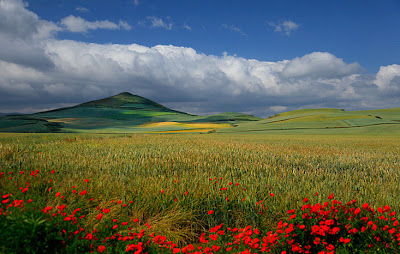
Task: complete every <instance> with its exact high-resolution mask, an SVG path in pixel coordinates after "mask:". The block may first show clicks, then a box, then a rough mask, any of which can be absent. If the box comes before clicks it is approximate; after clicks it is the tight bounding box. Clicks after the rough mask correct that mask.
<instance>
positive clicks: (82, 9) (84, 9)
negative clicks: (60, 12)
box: [75, 6, 89, 12]
mask: <svg viewBox="0 0 400 254" xmlns="http://www.w3.org/2000/svg"><path fill="white" fill-rule="evenodd" d="M75 10H77V11H80V12H89V9H87V8H85V7H82V6H78V7H76V8H75Z"/></svg>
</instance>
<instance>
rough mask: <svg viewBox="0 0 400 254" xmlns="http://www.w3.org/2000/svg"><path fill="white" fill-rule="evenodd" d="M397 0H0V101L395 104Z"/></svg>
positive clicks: (255, 109) (22, 108) (15, 107)
mask: <svg viewBox="0 0 400 254" xmlns="http://www.w3.org/2000/svg"><path fill="white" fill-rule="evenodd" d="M399 64H400V1H398V0H387V1H378V0H376V1H369V0H365V1H352V0H345V1H342V0H337V1H331V0H329V1H328V0H309V1H294V0H293V1H289V0H287V1H286V0H282V1H276V0H253V1H246V0H213V1H207V0H203V1H196V0H192V1H188V0H175V1H167V0H113V1H111V0H57V1H54V0H27V1H22V0H0V112H2V113H15V112H19V113H33V112H38V111H44V110H50V109H54V108H60V107H67V106H73V105H76V104H79V103H83V102H86V101H90V100H94V99H100V98H104V97H108V96H112V95H115V94H118V93H120V92H131V93H133V94H137V95H140V96H143V97H146V98H148V99H151V100H154V101H156V102H158V103H161V104H163V105H165V106H167V107H170V108H172V109H176V110H180V111H185V112H188V113H192V114H200V115H204V114H214V113H220V112H227V111H235V112H242V113H248V114H253V115H256V116H259V117H268V116H270V115H273V114H276V113H280V112H284V111H289V110H295V109H302V108H342V109H345V110H365V109H378V108H389V107H400V65H399Z"/></svg>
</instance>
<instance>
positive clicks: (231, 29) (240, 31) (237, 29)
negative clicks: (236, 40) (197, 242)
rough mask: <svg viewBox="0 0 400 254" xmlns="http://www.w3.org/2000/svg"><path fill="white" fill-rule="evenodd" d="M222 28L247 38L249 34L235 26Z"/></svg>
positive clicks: (224, 25)
mask: <svg viewBox="0 0 400 254" xmlns="http://www.w3.org/2000/svg"><path fill="white" fill-rule="evenodd" d="M222 27H223V28H225V29H228V30H230V31H233V32H235V33H238V34H240V35H243V36H247V34H246V33H245V32H243V31H242V30H241V29H240V28H239V27H236V26H234V25H227V24H222Z"/></svg>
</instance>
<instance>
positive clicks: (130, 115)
mask: <svg viewBox="0 0 400 254" xmlns="http://www.w3.org/2000/svg"><path fill="white" fill-rule="evenodd" d="M0 132H72V133H181V132H184V133H185V132H197V133H215V132H217V133H270V134H276V133H277V134H281V133H289V134H308V133H309V134H316V133H321V134H330V133H332V134H346V133H351V134H357V133H359V134H363V133H370V134H373V133H376V134H400V108H390V109H379V110H367V111H345V110H343V109H335V108H320V109H300V110H293V111H289V112H284V113H280V114H276V115H274V116H271V117H269V118H267V119H262V118H258V117H254V116H252V115H247V114H242V113H235V112H226V113H221V114H216V115H206V116H196V115H190V114H187V113H184V112H180V111H176V110H173V109H169V108H167V107H165V106H163V105H161V104H158V103H156V102H154V101H151V100H149V99H146V98H143V97H141V96H138V95H133V94H130V93H127V92H125V93H120V94H117V95H114V96H111V97H107V98H104V99H100V100H94V101H89V102H86V103H82V104H79V105H76V106H73V107H68V108H60V109H55V110H50V111H45V112H39V113H35V114H28V115H10V116H2V117H0Z"/></svg>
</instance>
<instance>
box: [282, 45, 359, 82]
mask: <svg viewBox="0 0 400 254" xmlns="http://www.w3.org/2000/svg"><path fill="white" fill-rule="evenodd" d="M361 70H362V68H361V66H360V65H359V64H358V63H352V64H347V63H345V62H344V61H343V60H342V59H340V58H337V57H336V56H334V55H332V54H330V53H327V52H313V53H311V54H308V55H305V56H303V57H296V58H295V59H292V60H291V61H290V62H289V63H288V64H287V65H286V66H285V68H284V69H283V70H282V73H281V75H282V76H283V77H285V78H310V79H315V78H327V79H329V78H340V77H343V76H347V75H350V74H353V73H357V72H360V71H361Z"/></svg>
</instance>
